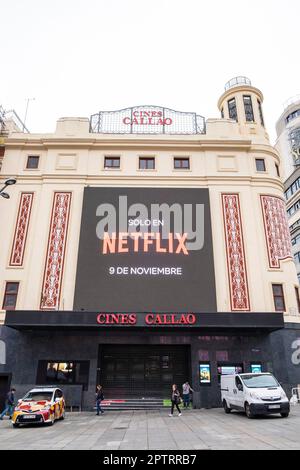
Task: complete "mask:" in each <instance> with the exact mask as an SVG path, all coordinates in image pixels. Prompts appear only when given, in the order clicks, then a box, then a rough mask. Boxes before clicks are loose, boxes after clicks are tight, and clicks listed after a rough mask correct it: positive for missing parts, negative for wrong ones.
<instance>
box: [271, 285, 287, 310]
mask: <svg viewBox="0 0 300 470" xmlns="http://www.w3.org/2000/svg"><path fill="white" fill-rule="evenodd" d="M272 289H273V298H274V306H275V311H276V312H285V302H284V295H283V287H282V284H272Z"/></svg>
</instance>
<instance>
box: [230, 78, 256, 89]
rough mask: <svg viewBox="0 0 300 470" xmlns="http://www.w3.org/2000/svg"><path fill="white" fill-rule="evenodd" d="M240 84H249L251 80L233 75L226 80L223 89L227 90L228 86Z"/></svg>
mask: <svg viewBox="0 0 300 470" xmlns="http://www.w3.org/2000/svg"><path fill="white" fill-rule="evenodd" d="M240 85H249V86H251V80H250V79H249V78H247V77H243V76H239V77H233V78H231V79H230V80H228V82H227V83H225V91H227V90H229V89H230V88H233V87H235V86H240Z"/></svg>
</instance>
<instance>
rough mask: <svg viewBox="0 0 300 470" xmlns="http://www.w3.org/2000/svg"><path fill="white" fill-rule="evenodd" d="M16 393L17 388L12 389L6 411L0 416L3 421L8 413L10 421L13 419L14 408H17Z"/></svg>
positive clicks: (7, 398) (8, 396)
mask: <svg viewBox="0 0 300 470" xmlns="http://www.w3.org/2000/svg"><path fill="white" fill-rule="evenodd" d="M15 391H16V389H15V388H11V389H10V391H9V392H8V394H7V396H6V404H5V407H4V410H3V411H2V413H1V415H0V419H1V420H2V419H3V417H4V416H5V415H6V413H7V412H8V414H9V419H11V417H12V415H13V412H14V406H15Z"/></svg>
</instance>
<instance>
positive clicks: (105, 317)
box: [97, 313, 196, 326]
mask: <svg viewBox="0 0 300 470" xmlns="http://www.w3.org/2000/svg"><path fill="white" fill-rule="evenodd" d="M137 320H138V317H137V314H136V313H99V314H98V315H97V323H98V324H99V325H136V323H137ZM144 321H145V325H146V326H147V325H162V326H168V325H172V326H175V325H194V324H195V323H196V315H195V314H193V313H187V314H184V313H181V314H177V313H147V314H145V317H144Z"/></svg>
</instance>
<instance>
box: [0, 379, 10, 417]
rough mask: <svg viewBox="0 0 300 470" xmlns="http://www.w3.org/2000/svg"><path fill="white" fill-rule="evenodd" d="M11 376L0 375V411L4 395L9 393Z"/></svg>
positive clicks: (3, 402) (3, 403) (4, 398)
mask: <svg viewBox="0 0 300 470" xmlns="http://www.w3.org/2000/svg"><path fill="white" fill-rule="evenodd" d="M10 382H11V374H0V411H2V410H3V408H4V405H5V400H6V395H7V393H8V391H9V387H10Z"/></svg>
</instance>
